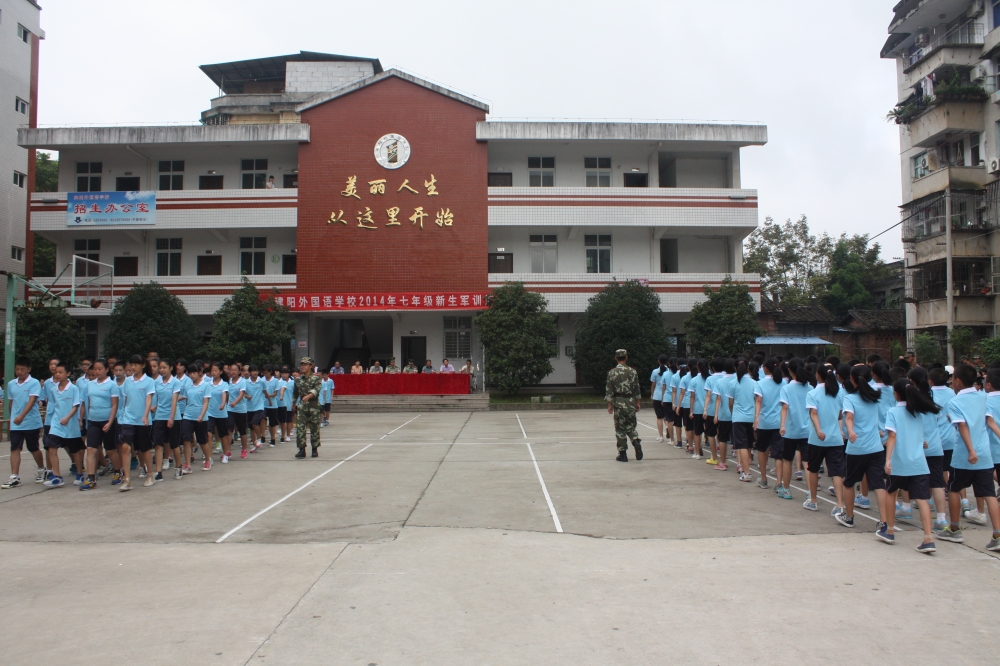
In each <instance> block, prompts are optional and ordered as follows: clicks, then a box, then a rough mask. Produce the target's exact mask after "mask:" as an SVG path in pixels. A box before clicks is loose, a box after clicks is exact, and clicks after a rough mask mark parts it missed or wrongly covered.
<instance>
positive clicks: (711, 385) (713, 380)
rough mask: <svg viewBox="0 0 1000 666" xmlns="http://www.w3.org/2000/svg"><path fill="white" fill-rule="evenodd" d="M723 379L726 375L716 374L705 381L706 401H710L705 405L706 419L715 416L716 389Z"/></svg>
mask: <svg viewBox="0 0 1000 666" xmlns="http://www.w3.org/2000/svg"><path fill="white" fill-rule="evenodd" d="M723 377H725V375H724V374H722V373H721V372H716V373H714V374H711V375H709V376H708V379H706V380H705V399H706V400H707V401H708V402H707V403H706V405H705V418H709V417H713V416H715V387H716V386H717V385H718V383H719V380H720V379H722V378H723Z"/></svg>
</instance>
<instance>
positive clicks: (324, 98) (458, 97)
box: [295, 69, 490, 114]
mask: <svg viewBox="0 0 1000 666" xmlns="http://www.w3.org/2000/svg"><path fill="white" fill-rule="evenodd" d="M391 77H396V78H399V79H403V80H404V81H409V82H410V83H412V84H414V85H418V86H420V87H422V88H426V89H427V90H431V91H433V92H436V93H438V94H439V95H444V96H445V97H450V98H451V99H453V100H455V101H457V102H461V103H463V104H468V105H469V106H472V107H475V108H477V109H479V110H481V111H485V112H486V113H489V112H490V105H489V104H486V103H485V102H480V101H479V100H477V99H473V98H472V97H468V96H466V95H463V94H461V93H457V92H455V91H454V90H449V89H448V88H445V87H443V86H439V85H437V84H436V83H431V82H430V81H426V80H424V79H421V78H418V77H416V76H413V75H412V74H407V73H406V72H403V71H401V70H398V69H389V70H386V71H384V72H382V73H380V74H376V75H375V76H369V77H368V78H365V79H359V80H357V81H355V82H353V83H349V84H347V85H346V86H342V87H340V88H335V89H333V90H328V91H326V92H322V93H319V94H318V95H316V96H315V97H313V98H311V99H309V100H307V101H305V102H303V103H302V104H299V105H298V106H297V107H295V112H296V113H299V114H301V113H302V112H303V111H307V110H308V109H311V108H313V107H315V106H319V105H320V104H325V103H327V102H329V101H330V100H334V99H337V98H338V97H343V96H344V95H350V94H351V93H353V92H357V91H358V90H361V89H362V88H367V87H368V86H370V85H374V84H376V83H378V82H379V81H383V80H385V79H388V78H391Z"/></svg>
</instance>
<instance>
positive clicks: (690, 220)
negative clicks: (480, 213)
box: [488, 187, 757, 235]
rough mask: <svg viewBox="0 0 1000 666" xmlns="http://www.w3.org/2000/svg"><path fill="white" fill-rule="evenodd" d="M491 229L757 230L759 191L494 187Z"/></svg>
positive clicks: (738, 231) (491, 204)
mask: <svg viewBox="0 0 1000 666" xmlns="http://www.w3.org/2000/svg"><path fill="white" fill-rule="evenodd" d="M488 201H489V224H490V226H570V227H618V226H629V227H713V229H712V231H713V232H716V233H727V234H734V233H742V235H746V234H747V233H749V232H750V231H752V230H753V229H756V228H757V190H746V189H724V188H718V189H717V188H668V187H650V188H639V187H490V188H488Z"/></svg>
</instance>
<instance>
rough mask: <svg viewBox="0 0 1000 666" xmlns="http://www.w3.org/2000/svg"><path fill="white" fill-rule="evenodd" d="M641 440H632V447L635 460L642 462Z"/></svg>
mask: <svg viewBox="0 0 1000 666" xmlns="http://www.w3.org/2000/svg"><path fill="white" fill-rule="evenodd" d="M641 444H642V440H639V439H634V440H632V446H634V447H635V459H636V460H642V446H641Z"/></svg>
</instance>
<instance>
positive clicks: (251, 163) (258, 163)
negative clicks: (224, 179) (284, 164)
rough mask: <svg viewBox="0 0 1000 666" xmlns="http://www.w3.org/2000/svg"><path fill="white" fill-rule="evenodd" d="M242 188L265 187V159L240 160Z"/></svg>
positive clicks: (258, 188)
mask: <svg viewBox="0 0 1000 666" xmlns="http://www.w3.org/2000/svg"><path fill="white" fill-rule="evenodd" d="M240 171H241V172H242V174H243V189H244V190H262V189H264V188H265V187H267V160H259V159H252V160H240Z"/></svg>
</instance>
